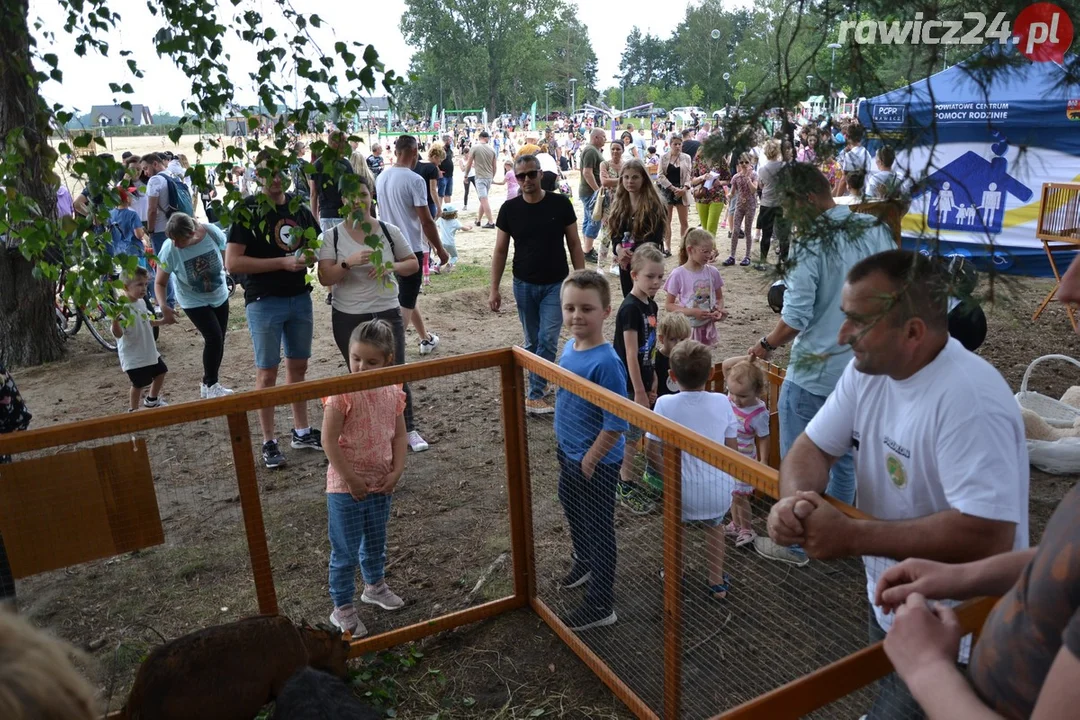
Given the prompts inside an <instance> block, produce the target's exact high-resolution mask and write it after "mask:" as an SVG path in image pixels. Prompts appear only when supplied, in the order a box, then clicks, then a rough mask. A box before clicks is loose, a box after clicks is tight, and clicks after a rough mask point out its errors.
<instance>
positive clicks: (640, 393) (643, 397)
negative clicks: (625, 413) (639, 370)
mask: <svg viewBox="0 0 1080 720" xmlns="http://www.w3.org/2000/svg"><path fill="white" fill-rule="evenodd" d="M634 402H636V403H637V404H638V405H641V406H642V407H645V408H648V407H649V393H647V392H645V391H644V390H635V391H634Z"/></svg>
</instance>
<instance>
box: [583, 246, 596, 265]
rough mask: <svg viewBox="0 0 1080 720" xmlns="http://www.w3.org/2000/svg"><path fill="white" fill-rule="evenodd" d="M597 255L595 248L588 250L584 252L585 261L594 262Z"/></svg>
mask: <svg viewBox="0 0 1080 720" xmlns="http://www.w3.org/2000/svg"><path fill="white" fill-rule="evenodd" d="M597 258H598V256H597V254H596V248H593V249H592V250H590V251H589V252H587V253H585V262H591V263H595V262H596V260H597Z"/></svg>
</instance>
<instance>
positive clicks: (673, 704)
mask: <svg viewBox="0 0 1080 720" xmlns="http://www.w3.org/2000/svg"><path fill="white" fill-rule="evenodd" d="M663 477H664V717H665V718H678V717H682V591H683V584H682V574H683V524H682V451H681V450H679V449H678V448H677V447H674V446H673V445H671V444H670V443H668V444H666V445H665V446H664V472H663Z"/></svg>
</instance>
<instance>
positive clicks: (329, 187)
mask: <svg viewBox="0 0 1080 720" xmlns="http://www.w3.org/2000/svg"><path fill="white" fill-rule="evenodd" d="M329 143H330V147H331V148H332V149H333V150H334V152H336V153H337V154H338V155H339V157H338V158H337V159H335V160H334V161H333V167H327V164H326V163H324V162H323V159H322V158H319V159H318V160H316V161H315V173H314V174H313V175H312V176H311V180H309V181H308V182H309V186H308V187H309V190H310V192H311V213H312V214H313V215H314V216H315V217H317V218H319V227H321V228H322V229H323V230H329V229H330V228H332V227H334V226H335V225H337V224H338V223H340V222H341V207H342V205H343V204H344V203H343V202H342V199H341V185H340V181H341V176H342V175H352V174H353V172H354V171H353V166H352V163H350V162H349V157H348V154H349V152H350V150H351V148H350V147H349V139H348V137H347V136H346V135H345V133H343V132H341V131H340V130H335V131H334V132H332V133H330V140H329Z"/></svg>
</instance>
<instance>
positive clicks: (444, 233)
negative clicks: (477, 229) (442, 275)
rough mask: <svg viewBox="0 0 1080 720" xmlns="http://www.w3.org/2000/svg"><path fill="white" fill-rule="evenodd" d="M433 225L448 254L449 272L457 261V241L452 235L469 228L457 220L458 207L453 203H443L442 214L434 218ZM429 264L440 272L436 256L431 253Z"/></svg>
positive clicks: (435, 270) (447, 269)
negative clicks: (437, 230)
mask: <svg viewBox="0 0 1080 720" xmlns="http://www.w3.org/2000/svg"><path fill="white" fill-rule="evenodd" d="M435 227H437V228H438V229H439V238H440V239H441V240H442V244H443V247H444V248H446V252H447V253H448V254H449V255H450V262H449V263H447V265H448V267H447V268H446V271H447V272H450V271H451V270H453V269H454V266H455V265H457V261H458V253H457V242H456V240H455V237H454V236H455V235H456V234H457V233H458V232H459V231H460V232H468V231H469V228H467V227H465V226H464V225H462V224H461V222H460V221H459V220H458V209H457V207H456V206H455V205H454V204H453V203H446V204H445V205H443V209H442V215H440V216H439V217H438V219H436V220H435ZM431 266H432V268H434V270H433V272H436V273H437V272H440V270H441V269H442V268H440V267H439V260H438V256H435V255H433V256H432V257H431Z"/></svg>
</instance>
